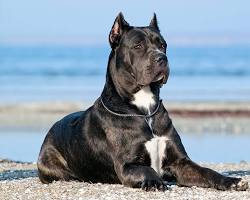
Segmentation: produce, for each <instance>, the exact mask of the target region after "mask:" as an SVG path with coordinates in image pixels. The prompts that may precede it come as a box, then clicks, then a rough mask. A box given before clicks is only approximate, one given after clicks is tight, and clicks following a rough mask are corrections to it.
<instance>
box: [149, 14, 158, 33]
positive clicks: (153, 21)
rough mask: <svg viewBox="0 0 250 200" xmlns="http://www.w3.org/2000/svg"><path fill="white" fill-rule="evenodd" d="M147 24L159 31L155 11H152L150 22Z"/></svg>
mask: <svg viewBox="0 0 250 200" xmlns="http://www.w3.org/2000/svg"><path fill="white" fill-rule="evenodd" d="M149 26H150V27H152V28H154V29H155V30H157V31H159V32H160V29H159V26H158V22H157V18H156V14H155V13H154V16H153V18H152V19H151V22H150V24H149Z"/></svg>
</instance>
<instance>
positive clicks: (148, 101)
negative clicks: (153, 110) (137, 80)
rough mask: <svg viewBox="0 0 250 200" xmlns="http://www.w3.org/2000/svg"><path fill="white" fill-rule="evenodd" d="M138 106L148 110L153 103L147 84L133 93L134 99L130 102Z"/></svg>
mask: <svg viewBox="0 0 250 200" xmlns="http://www.w3.org/2000/svg"><path fill="white" fill-rule="evenodd" d="M131 103H132V104H134V105H136V106H137V107H138V108H143V109H146V110H147V111H148V113H149V112H150V107H151V106H154V105H155V100H154V94H153V93H152V91H151V89H150V87H149V86H146V87H144V88H142V89H141V90H139V91H138V92H137V93H135V94H134V100H133V101H132V102H131Z"/></svg>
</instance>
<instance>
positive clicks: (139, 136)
mask: <svg viewBox="0 0 250 200" xmlns="http://www.w3.org/2000/svg"><path fill="white" fill-rule="evenodd" d="M109 42H110V45H111V47H112V51H111V53H110V57H109V62H108V68H107V75H106V84H105V86H104V89H103V92H102V94H101V96H100V98H98V99H97V100H96V102H95V103H94V105H93V106H91V107H90V108H89V109H87V110H86V111H81V112H77V113H73V114H70V115H68V116H66V117H65V118H63V119H62V120H60V121H58V122H56V123H55V124H54V126H53V127H52V128H51V129H50V131H49V133H48V134H47V136H46V138H45V140H44V142H43V145H42V147H41V151H40V155H39V159H38V174H39V178H40V180H41V181H42V182H43V183H50V182H52V181H53V180H66V181H68V180H79V181H89V182H92V183H96V182H102V183H122V184H124V185H127V186H130V187H141V188H143V189H145V190H155V189H158V190H164V189H166V185H165V183H166V182H167V181H169V180H171V181H172V180H175V181H176V183H177V184H178V185H180V186H200V187H211V188H216V189H220V190H227V189H231V188H233V189H236V190H245V189H246V188H247V187H248V185H247V182H243V181H241V179H239V178H231V177H225V176H222V175H221V174H219V173H217V172H215V171H213V170H211V169H207V168H203V167H201V166H199V165H197V164H195V163H194V162H192V161H191V160H190V158H189V157H188V155H187V153H186V151H185V149H184V147H183V145H182V143H181V139H180V137H179V135H178V133H177V132H176V130H175V128H174V127H173V125H172V121H171V119H170V118H169V115H168V112H167V111H166V109H165V108H164V106H163V104H162V102H161V100H160V97H159V93H160V87H161V86H162V85H163V84H165V83H166V81H167V79H168V74H169V68H168V60H167V56H166V48H167V44H166V42H165V40H164V39H163V37H162V36H161V34H160V31H159V27H158V25H157V20H156V16H155V15H154V17H153V19H152V21H151V23H150V25H149V26H146V27H133V26H130V25H129V24H128V23H127V22H126V21H125V20H124V18H123V15H122V14H121V13H120V14H119V15H118V16H117V18H116V20H115V22H114V25H113V27H112V30H111V32H110V35H109Z"/></svg>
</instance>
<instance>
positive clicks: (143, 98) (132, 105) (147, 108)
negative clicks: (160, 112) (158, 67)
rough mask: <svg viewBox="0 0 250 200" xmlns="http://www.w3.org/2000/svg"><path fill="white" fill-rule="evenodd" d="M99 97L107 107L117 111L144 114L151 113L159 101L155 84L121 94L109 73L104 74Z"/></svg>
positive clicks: (157, 88)
mask: <svg viewBox="0 0 250 200" xmlns="http://www.w3.org/2000/svg"><path fill="white" fill-rule="evenodd" d="M101 98H102V100H103V102H104V103H105V105H107V107H109V108H110V109H112V110H113V111H115V112H117V113H126V114H131V113H133V114H145V115H148V114H150V113H152V112H153V111H154V110H155V109H156V107H157V105H158V103H159V101H160V99H159V87H158V86H157V85H155V84H151V85H150V86H145V87H143V88H142V89H140V90H139V91H138V92H136V93H134V94H131V95H130V96H121V95H120V94H119V92H118V91H117V90H116V88H115V85H114V83H113V81H112V78H111V76H110V74H109V73H107V76H106V83H105V86H104V89H103V92H102V94H101Z"/></svg>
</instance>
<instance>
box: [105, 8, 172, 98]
mask: <svg viewBox="0 0 250 200" xmlns="http://www.w3.org/2000/svg"><path fill="white" fill-rule="evenodd" d="M109 42H110V45H111V48H112V53H111V57H110V63H109V64H110V65H111V66H112V67H111V69H110V73H111V77H112V79H113V82H114V83H115V85H116V87H119V88H120V89H122V90H123V91H125V92H126V93H130V94H133V93H135V92H137V91H138V90H139V89H140V88H142V87H144V86H149V85H151V84H154V85H158V86H159V87H160V86H162V85H163V84H165V83H166V82H167V79H168V75H169V67H168V59H167V56H166V48H167V43H166V41H165V40H164V38H163V37H162V35H161V34H160V30H159V27H158V23H157V19H156V15H155V14H154V16H153V18H152V20H151V22H150V24H149V25H148V26H145V27H134V26H130V25H129V24H128V23H127V22H126V21H125V19H124V17H123V15H122V13H120V14H119V15H118V16H117V17H116V19H115V22H114V24H113V26H112V29H111V31H110V34H109Z"/></svg>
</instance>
